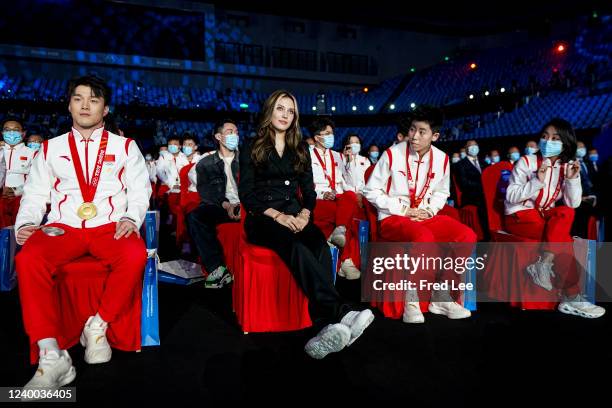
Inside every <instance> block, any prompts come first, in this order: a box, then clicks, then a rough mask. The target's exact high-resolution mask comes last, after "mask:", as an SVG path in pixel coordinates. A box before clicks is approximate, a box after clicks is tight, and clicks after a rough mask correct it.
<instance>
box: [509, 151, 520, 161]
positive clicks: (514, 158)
mask: <svg viewBox="0 0 612 408" xmlns="http://www.w3.org/2000/svg"><path fill="white" fill-rule="evenodd" d="M520 158H521V154H520V153H519V152H512V153H510V160H512V161H517V160H518V159H520Z"/></svg>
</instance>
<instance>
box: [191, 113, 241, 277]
mask: <svg viewBox="0 0 612 408" xmlns="http://www.w3.org/2000/svg"><path fill="white" fill-rule="evenodd" d="M215 139H216V141H217V142H218V143H219V150H217V151H214V152H212V153H210V154H208V155H207V156H205V157H203V158H202V159H201V160H200V161H199V162H198V164H197V165H196V170H195V171H196V186H197V189H198V193H199V194H200V198H201V202H200V205H199V206H198V207H196V208H195V209H194V210H193V211H191V212H190V213H189V214H187V219H188V223H187V227H188V228H189V233H190V234H191V237H192V238H193V241H194V243H195V245H196V247H197V249H198V253H199V254H200V258H202V263H203V264H204V267H205V268H206V270H207V271H208V276H207V277H206V287H207V288H221V287H223V286H224V285H226V284H228V283H229V282H231V281H232V275H231V274H230V273H229V272H228V270H227V268H226V266H225V265H224V262H223V249H222V248H221V243H220V242H219V239H218V238H217V225H219V224H222V223H226V222H239V221H240V198H239V197H238V185H237V181H238V157H237V156H238V155H237V154H236V150H237V148H238V128H237V126H236V123H235V122H234V121H232V120H230V119H225V120H222V121H221V122H219V124H218V125H217V126H216V127H215Z"/></svg>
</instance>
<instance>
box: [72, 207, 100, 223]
mask: <svg viewBox="0 0 612 408" xmlns="http://www.w3.org/2000/svg"><path fill="white" fill-rule="evenodd" d="M97 214H98V209H97V208H96V206H95V205H94V203H83V204H81V206H80V207H79V209H78V210H77V215H78V216H79V218H80V219H82V220H91V219H92V218H93V217H95V216H96V215H97Z"/></svg>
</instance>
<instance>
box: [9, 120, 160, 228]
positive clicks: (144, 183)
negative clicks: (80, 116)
mask: <svg viewBox="0 0 612 408" xmlns="http://www.w3.org/2000/svg"><path fill="white" fill-rule="evenodd" d="M72 132H73V134H74V136H72V137H74V138H75V142H76V148H77V151H78V153H79V158H80V161H81V168H82V169H83V173H84V175H85V178H86V179H89V180H91V178H92V176H93V172H94V169H95V166H96V155H97V153H98V148H99V147H100V140H101V138H102V132H103V129H102V128H100V129H96V130H95V131H94V132H93V134H92V135H91V138H90V140H91V141H90V142H86V141H85V139H84V138H83V137H82V136H81V134H80V133H79V132H78V131H77V130H76V129H74V128H73V129H72ZM69 137H70V133H65V134H63V135H61V136H57V137H55V138H53V139H50V140H47V141H45V142H44V143H43V145H42V147H41V148H40V150H39V151H38V153H37V154H36V156H35V158H34V160H33V162H32V168H31V170H30V175H29V176H28V180H27V181H26V184H25V186H24V193H23V197H22V199H21V205H20V207H19V213H18V214H17V221H16V222H15V229H16V230H18V229H19V228H21V227H22V226H24V225H26V224H32V225H39V224H40V223H41V221H42V218H43V216H44V215H45V212H46V207H47V206H46V202H47V199H48V197H49V195H51V212H50V213H49V216H48V221H47V223H54V222H57V223H62V224H66V225H69V226H71V227H74V228H93V227H98V226H100V225H104V224H108V223H110V222H117V221H119V220H120V219H121V218H129V219H130V220H132V221H134V223H135V224H136V226H138V227H140V225H141V224H142V222H143V220H144V217H145V214H146V212H147V208H148V207H149V197H150V195H151V183H150V182H149V174H148V173H147V168H146V166H145V161H144V158H143V157H142V154H141V153H140V150H139V149H138V146H137V145H136V142H134V141H133V140H131V139H127V138H125V137H122V136H118V135H115V134H113V133H110V132H109V133H108V144H107V147H106V154H105V156H104V161H103V165H102V171H101V175H100V181H99V183H98V188H97V190H96V195H95V197H94V199H93V203H94V205H95V206H96V208H97V215H96V216H95V217H94V218H92V219H90V220H87V221H84V220H82V219H81V218H79V217H78V215H77V210H78V208H79V206H81V204H83V195H82V193H81V189H80V186H79V181H78V179H77V175H76V171H75V169H74V164H73V162H72V160H73V157H72V154H71V153H70V146H69V144H68V138H69Z"/></svg>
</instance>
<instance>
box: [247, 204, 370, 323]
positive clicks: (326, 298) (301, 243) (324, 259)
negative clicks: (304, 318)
mask: <svg viewBox="0 0 612 408" xmlns="http://www.w3.org/2000/svg"><path fill="white" fill-rule="evenodd" d="M244 230H245V233H246V235H247V239H248V241H249V242H250V243H252V244H255V245H259V246H263V247H266V248H270V249H272V250H273V251H274V252H276V253H277V254H278V255H279V256H280V258H281V259H282V260H283V261H284V262H285V264H286V265H287V267H288V268H289V270H290V271H291V274H292V275H293V277H294V278H295V280H296V281H297V283H298V285H299V286H300V287H301V288H302V290H303V291H304V294H305V295H306V297H307V298H308V301H309V304H308V305H309V310H310V315H311V317H312V319H313V321H314V322H315V325H316V326H320V325H323V324H327V323H337V322H339V321H340V320H341V319H342V317H343V316H344V315H345V314H346V313H348V312H349V311H351V310H358V309H360V308H358V307H355V305H353V304H351V303H349V302H347V301H345V300H344V299H342V298H341V296H340V294H339V293H338V292H337V291H336V288H335V287H334V282H333V277H332V258H331V253H330V250H329V245H328V244H327V241H326V239H325V236H324V235H323V233H322V232H321V230H320V229H319V228H317V227H316V226H315V225H314V224H313V223H312V222H310V223H308V225H307V226H306V227H305V228H304V229H303V230H302V231H300V232H298V233H297V234H296V233H293V232H291V231H290V230H289V229H288V228H287V227H284V226H282V225H281V224H279V223H277V222H275V221H274V220H272V218H270V217H268V216H265V215H261V216H258V215H255V216H252V215H247V218H246V220H245V224H244Z"/></svg>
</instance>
